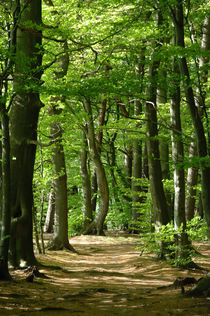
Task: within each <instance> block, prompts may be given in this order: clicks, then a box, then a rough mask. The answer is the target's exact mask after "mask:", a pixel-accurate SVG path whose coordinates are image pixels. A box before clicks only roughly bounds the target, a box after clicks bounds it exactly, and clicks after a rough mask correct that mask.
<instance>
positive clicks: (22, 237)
mask: <svg viewBox="0 0 210 316" xmlns="http://www.w3.org/2000/svg"><path fill="white" fill-rule="evenodd" d="M27 25H30V28H29V29H28V28H27ZM40 25H41V0H31V1H27V0H22V1H21V17H20V20H19V25H18V29H17V38H16V66H15V74H14V90H15V93H16V96H15V98H14V102H13V104H12V108H11V111H10V146H11V211H12V223H11V242H10V260H11V263H12V264H13V265H14V266H28V265H34V264H36V259H35V256H34V250H33V237H32V206H33V191H32V180H33V171H34V160H35V153H36V145H35V142H36V139H37V122H38V116H39V111H40V108H41V106H42V104H41V102H40V99H39V94H38V92H37V91H36V88H30V89H29V87H37V85H38V84H39V80H40V77H41V72H40V66H41V62H42V56H41V52H40V47H41V38H42V36H41V32H40V29H39V26H40Z"/></svg>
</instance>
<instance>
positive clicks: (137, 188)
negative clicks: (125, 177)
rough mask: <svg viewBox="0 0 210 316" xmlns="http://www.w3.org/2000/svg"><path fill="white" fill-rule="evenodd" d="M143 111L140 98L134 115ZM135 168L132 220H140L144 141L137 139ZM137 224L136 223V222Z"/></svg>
mask: <svg viewBox="0 0 210 316" xmlns="http://www.w3.org/2000/svg"><path fill="white" fill-rule="evenodd" d="M141 112H142V105H141V103H140V101H139V100H136V101H135V103H134V115H136V116H137V115H139V114H140V113H141ZM132 152H133V169H132V186H131V188H132V220H133V221H134V222H135V221H138V218H139V216H140V214H139V212H140V203H141V202H142V196H141V192H142V187H141V185H140V183H139V181H140V179H141V177H142V141H140V140H139V139H135V140H134V141H133V148H132ZM134 225H135V224H134Z"/></svg>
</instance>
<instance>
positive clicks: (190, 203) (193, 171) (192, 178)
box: [185, 142, 198, 221]
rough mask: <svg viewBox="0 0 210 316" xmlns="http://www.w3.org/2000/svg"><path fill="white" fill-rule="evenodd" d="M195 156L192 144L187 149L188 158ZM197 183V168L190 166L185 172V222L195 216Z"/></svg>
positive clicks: (195, 149) (193, 144)
mask: <svg viewBox="0 0 210 316" xmlns="http://www.w3.org/2000/svg"><path fill="white" fill-rule="evenodd" d="M196 155H197V146H196V144H195V143H194V142H192V143H191V144H190V147H189V157H190V158H192V157H195V156H196ZM197 181H198V168H197V167H195V166H192V167H190V168H188V170H187V183H186V199H185V215H186V220H187V221H190V220H191V219H193V217H194V215H195V202H196V197H195V196H196V185H197Z"/></svg>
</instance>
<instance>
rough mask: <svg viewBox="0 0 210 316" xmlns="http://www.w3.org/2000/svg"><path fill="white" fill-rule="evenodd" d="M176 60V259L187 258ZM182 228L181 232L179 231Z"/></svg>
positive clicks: (172, 111)
mask: <svg viewBox="0 0 210 316" xmlns="http://www.w3.org/2000/svg"><path fill="white" fill-rule="evenodd" d="M177 69H178V63H177V60H176V58H174V60H173V75H174V78H173V80H172V82H173V85H172V86H171V105H170V119H171V127H172V129H171V141H172V161H173V169H174V228H175V230H177V231H178V233H177V235H176V240H175V242H176V246H177V247H176V253H175V256H176V258H177V259H185V258H187V257H188V251H187V248H188V245H189V242H188V238H187V234H186V232H185V229H186V219H185V173H184V146H183V141H182V127H181V116H180V101H181V97H180V74H179V71H177ZM181 227H182V231H181V232H179V229H180V228H181Z"/></svg>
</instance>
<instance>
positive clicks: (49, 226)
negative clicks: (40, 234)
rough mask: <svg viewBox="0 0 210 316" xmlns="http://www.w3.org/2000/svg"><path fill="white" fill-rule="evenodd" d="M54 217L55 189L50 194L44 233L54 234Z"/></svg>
mask: <svg viewBox="0 0 210 316" xmlns="http://www.w3.org/2000/svg"><path fill="white" fill-rule="evenodd" d="M54 217H55V192H54V188H52V190H51V192H50V194H49V200H48V208H47V214H46V218H45V223H44V229H43V230H44V233H52V232H53V224H54Z"/></svg>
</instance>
